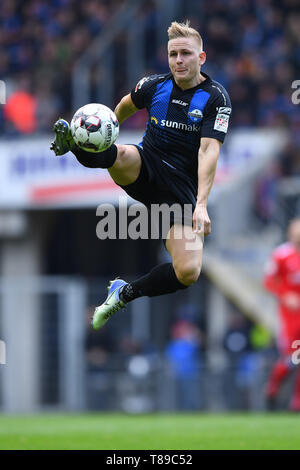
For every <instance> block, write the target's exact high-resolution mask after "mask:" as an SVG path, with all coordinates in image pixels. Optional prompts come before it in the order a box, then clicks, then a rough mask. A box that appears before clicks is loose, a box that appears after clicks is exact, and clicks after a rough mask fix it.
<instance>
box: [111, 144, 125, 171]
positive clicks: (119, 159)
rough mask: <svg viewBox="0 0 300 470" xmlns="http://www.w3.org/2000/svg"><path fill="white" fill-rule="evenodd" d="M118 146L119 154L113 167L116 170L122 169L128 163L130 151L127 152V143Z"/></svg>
mask: <svg viewBox="0 0 300 470" xmlns="http://www.w3.org/2000/svg"><path fill="white" fill-rule="evenodd" d="M117 148H118V154H117V158H116V161H115V163H114V165H113V168H114V169H115V170H121V169H122V168H123V167H124V166H125V165H127V163H128V153H127V152H126V146H125V145H117Z"/></svg>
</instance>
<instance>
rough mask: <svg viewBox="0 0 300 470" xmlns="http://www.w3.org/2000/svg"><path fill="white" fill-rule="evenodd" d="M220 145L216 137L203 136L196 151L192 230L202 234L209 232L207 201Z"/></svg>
mask: <svg viewBox="0 0 300 470" xmlns="http://www.w3.org/2000/svg"><path fill="white" fill-rule="evenodd" d="M221 145H222V144H221V142H220V141H219V140H217V139H212V138H208V137H204V138H202V139H201V146H200V149H199V152H198V195H197V203H196V208H195V211H194V214H193V230H194V231H195V232H197V233H204V235H208V234H209V233H210V232H211V222H210V218H209V216H208V213H207V201H208V196H209V193H210V190H211V188H212V185H213V182H214V178H215V174H216V169H217V161H218V157H219V153H220V148H221Z"/></svg>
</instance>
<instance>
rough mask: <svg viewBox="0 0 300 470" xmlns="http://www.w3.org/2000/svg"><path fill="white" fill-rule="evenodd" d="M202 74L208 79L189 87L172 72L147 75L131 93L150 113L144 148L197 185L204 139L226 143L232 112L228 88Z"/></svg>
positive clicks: (140, 106)
mask: <svg viewBox="0 0 300 470" xmlns="http://www.w3.org/2000/svg"><path fill="white" fill-rule="evenodd" d="M201 74H202V75H203V76H204V77H205V78H206V80H204V81H203V82H202V83H200V84H199V85H197V86H195V87H193V88H190V89H188V90H182V89H181V88H179V86H178V85H177V84H176V82H175V80H174V78H173V76H172V74H171V73H169V74H164V75H152V76H149V77H145V78H143V79H142V80H140V81H139V83H138V84H137V86H136V87H135V89H133V90H132V92H131V98H132V101H133V103H134V105H135V106H136V107H137V108H139V109H142V108H146V109H147V111H148V113H149V119H148V123H147V129H146V133H145V135H144V137H143V141H142V142H141V146H142V148H143V149H144V150H145V151H146V152H147V154H148V155H150V156H151V158H154V159H157V158H159V159H160V164H161V163H163V164H164V165H168V166H169V167H170V168H174V169H176V170H177V172H180V174H181V175H182V176H185V177H188V178H189V179H192V180H193V182H194V184H195V183H196V182H197V179H198V175H197V169H198V150H199V147H200V141H201V138H202V137H211V138H215V139H218V140H219V141H221V142H223V141H224V139H225V136H226V133H227V129H228V122H229V117H230V113H231V103H230V99H229V96H228V93H227V91H226V90H225V89H224V87H223V86H222V85H220V84H219V83H218V82H215V81H213V80H211V79H210V77H209V76H208V75H206V74H205V73H203V72H201ZM184 179H185V178H184Z"/></svg>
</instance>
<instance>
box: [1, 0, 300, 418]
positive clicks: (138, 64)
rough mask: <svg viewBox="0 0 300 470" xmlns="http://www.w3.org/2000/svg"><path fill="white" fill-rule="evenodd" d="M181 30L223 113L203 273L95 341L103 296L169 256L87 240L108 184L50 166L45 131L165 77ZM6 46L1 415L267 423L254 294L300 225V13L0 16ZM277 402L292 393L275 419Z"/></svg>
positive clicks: (138, 119)
mask: <svg viewBox="0 0 300 470" xmlns="http://www.w3.org/2000/svg"><path fill="white" fill-rule="evenodd" d="M186 18H188V19H190V20H191V23H192V26H193V27H195V28H196V29H198V30H199V32H200V33H201V35H202V36H203V39H204V49H205V50H206V52H207V62H206V64H205V66H204V67H203V70H204V71H205V72H206V73H208V74H209V75H211V76H212V77H213V78H214V79H216V80H218V81H220V82H221V83H222V84H223V85H224V86H225V87H226V88H227V90H228V92H229V94H230V96H231V99H232V104H233V115H232V121H231V129H230V133H229V136H228V137H227V141H226V143H225V144H224V147H223V148H222V154H221V157H220V162H219V167H218V173H217V176H216V184H215V187H214V189H213V191H212V193H211V197H210V205H209V211H210V215H211V218H212V228H213V233H212V234H211V235H210V236H209V237H208V238H207V240H206V242H205V258H204V268H203V273H202V276H201V280H200V281H199V282H198V283H197V285H195V286H193V287H192V288H191V289H189V290H187V291H184V292H179V293H176V294H173V295H172V296H165V297H159V298H154V299H148V298H141V299H139V300H137V301H135V302H134V303H132V304H130V305H129V306H128V308H127V309H126V311H125V312H124V313H123V312H122V313H119V314H118V315H117V316H116V317H114V318H112V319H111V321H110V322H109V323H108V324H107V326H106V327H105V328H104V329H103V330H101V331H100V332H97V333H96V332H93V331H92V330H91V328H90V326H89V318H90V316H91V313H92V311H93V306H94V305H97V304H98V303H99V302H100V301H101V300H102V298H103V295H104V293H105V287H106V284H107V281H108V280H109V279H111V278H112V276H115V275H120V277H124V278H125V279H129V280H130V279H134V278H135V277H136V276H137V275H141V274H143V273H145V272H146V271H147V270H149V269H150V268H151V267H152V266H154V265H155V264H157V263H158V262H159V261H161V260H165V259H166V256H167V254H166V252H165V251H164V248H163V245H162V242H160V241H158V240H152V241H150V240H134V241H133V240H98V239H97V237H96V225H97V222H98V220H99V219H98V218H97V216H96V207H97V206H98V204H100V203H102V202H110V203H113V204H117V203H118V198H119V196H120V195H122V193H121V192H120V189H119V188H118V187H117V186H116V185H114V184H113V183H112V182H111V180H110V179H109V177H108V174H106V172H105V171H104V170H103V171H102V170H99V171H94V170H89V169H86V168H84V167H81V166H80V165H79V164H78V163H77V162H76V160H75V158H74V157H73V156H72V155H71V154H69V155H67V156H64V157H61V158H55V157H54V156H53V154H52V153H51V152H50V150H49V143H50V140H51V139H52V133H51V128H52V125H53V123H54V122H55V120H56V119H57V118H58V117H59V116H63V117H64V118H66V119H70V118H71V117H72V114H73V113H74V111H75V110H76V109H77V108H78V107H80V106H82V105H83V104H86V103H88V102H101V103H103V104H106V105H108V106H109V107H111V108H113V107H114V106H115V105H116V104H117V103H118V100H119V99H120V98H121V97H122V96H123V95H124V94H126V93H128V92H129V91H130V90H131V89H132V88H133V87H134V86H135V84H136V82H137V81H138V80H139V79H140V78H142V77H143V76H145V75H148V74H152V73H158V72H166V71H167V70H168V65H167V55H166V41H167V33H166V30H167V27H168V26H169V24H170V23H171V21H173V20H174V19H176V20H178V21H181V20H184V19H186ZM0 45H1V48H0V79H1V80H2V81H3V82H4V83H5V88H6V103H5V104H4V105H3V106H0V132H1V136H0V156H1V158H0V272H1V280H0V339H1V340H2V341H5V344H6V357H7V364H6V365H0V410H2V411H4V412H13V413H17V412H32V411H37V410H38V411H43V410H65V411H78V410H86V411H89V410H111V411H120V412H128V413H144V412H151V411H178V410H185V411H190V410H208V411H227V410H250V411H256V410H263V409H264V406H265V405H264V397H263V389H264V384H265V381H266V377H267V374H268V372H269V369H270V365H271V364H272V362H273V361H274V359H275V358H276V349H275V347H274V336H275V335H276V330H277V321H276V309H275V304H274V301H273V299H272V298H271V297H269V295H267V294H266V293H265V292H264V291H263V289H262V286H261V278H262V273H263V268H264V264H265V262H266V260H267V258H268V255H269V253H270V252H271V250H272V248H273V247H274V246H275V245H276V244H278V243H280V242H281V241H283V240H284V237H285V229H286V225H287V222H288V220H289V219H290V218H292V217H293V216H295V215H297V214H298V215H299V214H300V206H299V203H300V200H299V192H300V189H299V188H300V185H299V180H300V139H299V136H300V133H299V129H300V113H299V105H298V106H297V105H296V104H293V102H292V94H293V92H294V91H295V90H293V89H292V83H293V81H294V80H297V79H300V10H299V2H298V0H281V1H276V0H274V1H271V0H252V1H246V0H222V1H221V0H210V1H201V0H197V1H192V0H186V1H184V2H183V1H180V0H152V1H149V0H147V1H143V0H139V1H134V0H132V1H130V0H127V1H121V0H109V1H108V0H107V1H106V0H85V1H84V2H76V1H75V0H48V1H47V0H27V1H26V2H24V1H21V0H1V8H0ZM2 88H3V87H2ZM145 122H146V115H145V113H144V112H143V111H142V112H139V113H137V114H136V115H135V116H133V117H132V118H131V119H130V120H128V121H127V122H126V123H125V124H124V125H123V126H122V129H121V134H120V138H119V142H121V143H129V142H130V143H134V142H138V141H139V140H138V139H139V138H140V136H141V135H142V134H143V129H144V126H145ZM131 202H132V201H128V204H130V203H131ZM288 397H289V384H287V386H286V388H285V389H284V390H283V393H282V397H281V404H280V406H281V407H282V408H285V407H286V405H287V401H288Z"/></svg>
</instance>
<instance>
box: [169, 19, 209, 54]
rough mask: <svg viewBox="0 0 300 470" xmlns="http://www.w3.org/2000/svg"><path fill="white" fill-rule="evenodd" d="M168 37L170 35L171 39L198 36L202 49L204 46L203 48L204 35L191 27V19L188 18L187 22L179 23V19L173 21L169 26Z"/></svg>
mask: <svg viewBox="0 0 300 470" xmlns="http://www.w3.org/2000/svg"><path fill="white" fill-rule="evenodd" d="M168 37H169V41H171V39H178V38H182V37H184V38H196V39H197V40H198V42H199V45H200V48H201V51H202V48H203V41H202V37H201V36H200V34H199V33H198V31H196V30H195V29H194V28H191V27H190V22H189V20H186V22H185V23H177V21H173V22H172V23H171V26H169V28H168Z"/></svg>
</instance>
